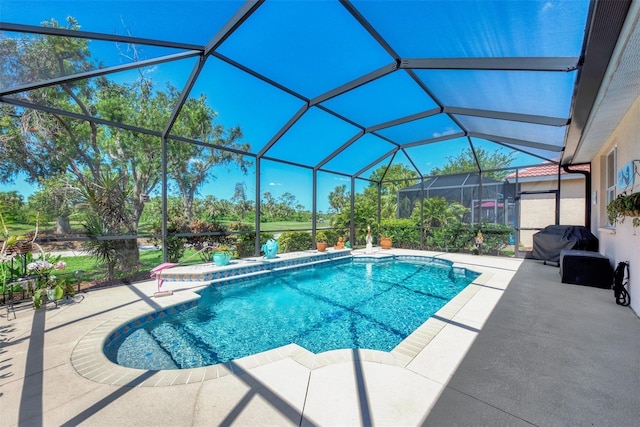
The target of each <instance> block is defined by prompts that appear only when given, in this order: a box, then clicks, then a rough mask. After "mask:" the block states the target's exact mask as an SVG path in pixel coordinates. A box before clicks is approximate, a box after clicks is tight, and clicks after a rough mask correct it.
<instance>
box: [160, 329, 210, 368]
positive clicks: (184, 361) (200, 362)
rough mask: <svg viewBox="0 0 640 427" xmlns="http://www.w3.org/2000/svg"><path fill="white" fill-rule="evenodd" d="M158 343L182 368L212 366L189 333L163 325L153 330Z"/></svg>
mask: <svg viewBox="0 0 640 427" xmlns="http://www.w3.org/2000/svg"><path fill="white" fill-rule="evenodd" d="M151 335H153V338H155V340H156V342H157V343H158V344H160V346H161V347H162V348H163V349H164V350H165V351H166V352H168V353H169V354H170V355H171V357H172V358H173V360H174V361H175V363H176V364H177V365H178V366H179V367H180V368H181V369H185V368H192V367H198V366H207V365H210V364H212V361H211V360H210V358H209V357H208V356H207V355H206V354H203V353H202V352H201V351H199V348H198V347H197V346H196V345H194V343H193V342H191V340H190V339H189V338H188V333H187V332H185V331H182V330H181V329H180V330H178V329H176V328H174V327H173V326H172V325H169V324H162V325H160V326H157V327H155V328H153V329H152V330H151Z"/></svg>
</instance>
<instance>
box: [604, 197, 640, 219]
mask: <svg viewBox="0 0 640 427" xmlns="http://www.w3.org/2000/svg"><path fill="white" fill-rule="evenodd" d="M626 217H633V221H632V223H633V226H634V227H638V226H640V192H636V193H632V194H626V193H621V194H618V197H616V198H615V199H613V200H612V201H611V202H610V203H609V204H608V205H607V218H608V219H609V221H610V222H611V223H615V222H620V223H622V222H624V220H625V218H626Z"/></svg>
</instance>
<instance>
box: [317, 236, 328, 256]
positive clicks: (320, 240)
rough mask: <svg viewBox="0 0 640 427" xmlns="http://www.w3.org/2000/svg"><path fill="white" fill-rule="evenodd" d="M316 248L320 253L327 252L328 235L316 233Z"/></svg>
mask: <svg viewBox="0 0 640 427" xmlns="http://www.w3.org/2000/svg"><path fill="white" fill-rule="evenodd" d="M316 248H317V249H318V252H324V251H326V250H327V235H326V233H325V232H323V231H318V232H317V233H316Z"/></svg>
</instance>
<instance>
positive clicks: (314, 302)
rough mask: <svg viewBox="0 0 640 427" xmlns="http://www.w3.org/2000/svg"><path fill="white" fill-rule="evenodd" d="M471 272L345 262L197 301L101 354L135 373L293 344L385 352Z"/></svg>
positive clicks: (442, 266)
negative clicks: (141, 370)
mask: <svg viewBox="0 0 640 427" xmlns="http://www.w3.org/2000/svg"><path fill="white" fill-rule="evenodd" d="M475 277H477V274H476V273H473V272H470V271H467V270H464V269H454V268H452V267H451V265H450V264H447V263H444V262H442V261H438V262H435V261H434V260H433V259H431V258H424V259H422V260H418V259H414V260H411V261H385V262H380V261H378V262H376V261H373V260H349V261H334V262H331V263H329V264H328V265H323V266H318V267H308V268H305V269H300V270H298V271H293V272H286V273H274V274H271V275H269V276H267V277H264V278H261V279H255V280H251V281H248V282H242V283H236V284H232V285H227V286H219V287H215V286H211V287H208V288H207V289H205V290H204V291H202V292H201V298H200V299H199V301H198V302H197V304H196V305H195V306H194V307H192V308H190V309H187V310H184V311H181V312H178V313H175V314H172V315H167V316H163V317H161V318H158V319H155V320H152V321H148V322H144V323H141V325H140V327H137V328H134V329H132V330H131V331H128V332H127V333H125V334H119V335H118V336H117V337H112V338H111V339H109V340H108V342H107V345H106V346H105V354H106V355H107V357H109V359H110V360H112V361H113V362H115V363H118V364H120V365H123V366H127V367H133V368H140V369H153V370H156V369H185V368H193V367H198V366H207V365H212V364H216V363H221V362H226V361H230V360H234V359H238V358H241V357H244V356H247V355H250V354H255V353H258V352H262V351H265V350H269V349H273V348H276V347H280V346H283V345H286V344H289V343H296V344H298V345H300V346H302V347H304V348H306V349H307V350H309V351H312V352H314V353H320V352H323V351H328V350H333V349H340V348H366V349H373V350H382V351H390V350H392V349H393V348H394V347H396V346H397V345H398V344H399V343H400V342H401V341H402V340H403V339H404V338H406V337H407V336H408V335H409V334H410V333H411V332H413V331H414V330H415V329H416V328H417V327H418V326H420V325H421V324H422V323H424V322H425V321H426V320H427V319H428V318H429V317H431V316H432V315H433V314H435V313H436V312H437V311H438V310H439V309H440V308H441V307H442V306H444V305H445V304H446V303H447V302H448V301H449V300H451V299H452V298H453V297H454V296H456V295H457V294H458V293H459V292H460V291H461V290H462V289H464V288H465V287H466V286H467V285H468V284H469V283H471V282H472V281H473V279H474V278H475Z"/></svg>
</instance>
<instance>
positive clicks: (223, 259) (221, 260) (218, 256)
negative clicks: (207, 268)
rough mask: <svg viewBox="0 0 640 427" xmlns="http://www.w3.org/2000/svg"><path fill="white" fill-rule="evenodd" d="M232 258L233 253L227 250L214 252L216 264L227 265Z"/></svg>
mask: <svg viewBox="0 0 640 427" xmlns="http://www.w3.org/2000/svg"><path fill="white" fill-rule="evenodd" d="M230 259H231V255H230V254H228V253H225V252H214V253H213V262H214V263H215V264H216V265H227V264H229V260H230Z"/></svg>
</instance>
